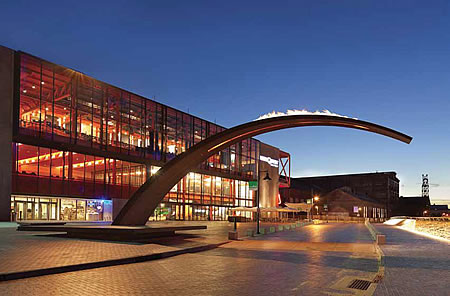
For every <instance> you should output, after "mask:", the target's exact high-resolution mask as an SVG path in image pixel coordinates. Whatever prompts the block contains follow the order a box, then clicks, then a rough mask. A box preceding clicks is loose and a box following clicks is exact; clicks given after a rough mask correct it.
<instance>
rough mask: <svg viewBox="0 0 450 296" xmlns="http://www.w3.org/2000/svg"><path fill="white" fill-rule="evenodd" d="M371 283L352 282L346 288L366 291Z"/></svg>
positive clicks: (362, 281)
mask: <svg viewBox="0 0 450 296" xmlns="http://www.w3.org/2000/svg"><path fill="white" fill-rule="evenodd" d="M371 283H372V282H370V281H366V280H353V281H352V282H351V283H350V285H349V286H348V288H352V289H358V290H367V289H368V288H369V286H370V284H371Z"/></svg>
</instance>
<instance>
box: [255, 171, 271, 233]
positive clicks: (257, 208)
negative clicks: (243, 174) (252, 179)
mask: <svg viewBox="0 0 450 296" xmlns="http://www.w3.org/2000/svg"><path fill="white" fill-rule="evenodd" d="M261 172H265V173H266V176H265V177H264V178H263V180H264V181H270V180H272V178H270V177H269V171H268V170H265V171H258V191H257V194H256V233H257V234H260V232H259V226H260V225H259V220H260V215H261V209H260V208H259V190H260V188H261V187H260V186H259V179H260V175H261V174H260V173H261Z"/></svg>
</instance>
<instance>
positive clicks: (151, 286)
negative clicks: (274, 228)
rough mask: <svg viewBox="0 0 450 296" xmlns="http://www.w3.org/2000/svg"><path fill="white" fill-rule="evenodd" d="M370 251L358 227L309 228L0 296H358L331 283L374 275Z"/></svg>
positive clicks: (55, 279)
mask: <svg viewBox="0 0 450 296" xmlns="http://www.w3.org/2000/svg"><path fill="white" fill-rule="evenodd" d="M216 225H217V227H216V228H215V229H213V228H214V227H212V228H211V229H210V231H211V233H213V234H212V236H216V237H221V236H223V235H224V231H223V230H224V229H225V228H227V227H228V225H226V224H223V225H220V224H216ZM214 233H215V234H214ZM281 242H285V243H289V244H290V245H291V248H285V249H282V250H279V247H280V245H282V244H281ZM95 243H97V242H95ZM352 244H361V245H363V248H362V249H364V251H362V249H359V248H353V249H352V248H349V247H350V246H351V245H352ZM342 246H345V247H346V248H342ZM370 246H371V245H370V236H369V233H368V231H367V230H366V229H365V227H364V225H361V224H328V225H326V224H324V225H309V226H306V227H302V228H297V229H295V230H291V231H284V232H279V233H275V234H270V235H265V236H259V237H255V238H251V239H247V240H244V241H236V242H232V243H229V244H226V245H224V246H223V247H220V248H217V249H214V250H210V251H205V252H202V253H197V254H185V255H180V256H177V257H172V258H167V259H163V260H157V261H150V262H145V263H136V264H129V265H121V266H113V267H106V268H99V269H90V270H83V271H77V272H69V273H63V274H57V275H48V276H42V277H37V278H29V279H23V280H15V281H7V282H2V283H0V295H17V294H21V295H67V294H70V295H88V294H95V295H142V294H145V295H147V294H157V295H176V294H180V295H181V294H182V295H356V292H352V291H348V290H346V291H345V290H339V289H336V288H335V287H334V288H333V284H335V283H336V282H337V281H338V280H339V279H341V278H343V277H351V278H355V277H358V278H367V277H369V276H373V275H374V273H375V272H376V271H377V268H378V266H377V260H376V256H375V254H374V252H372V251H371V249H370Z"/></svg>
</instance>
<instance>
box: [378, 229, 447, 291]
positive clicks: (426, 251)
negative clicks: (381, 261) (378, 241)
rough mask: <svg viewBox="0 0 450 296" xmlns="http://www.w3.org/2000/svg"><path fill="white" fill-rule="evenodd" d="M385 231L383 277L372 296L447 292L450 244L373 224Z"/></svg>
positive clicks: (382, 231)
mask: <svg viewBox="0 0 450 296" xmlns="http://www.w3.org/2000/svg"><path fill="white" fill-rule="evenodd" d="M375 227H376V229H377V230H378V231H380V232H381V233H383V234H386V240H387V243H386V245H383V246H381V249H382V250H383V252H384V254H385V276H384V279H383V281H382V282H381V283H380V284H379V285H378V288H377V290H376V291H375V294H374V295H377V296H384V295H389V296H391V295H395V296H401V295H407V296H414V295H418V296H419V295H420V296H422V295H427V296H432V295H436V296H441V295H450V244H449V243H446V242H443V241H439V240H434V239H430V238H427V237H424V236H420V235H418V234H414V233H411V232H407V231H405V230H402V229H399V228H397V227H393V226H386V225H380V224H376V225H375Z"/></svg>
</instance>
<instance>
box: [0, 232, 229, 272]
mask: <svg viewBox="0 0 450 296" xmlns="http://www.w3.org/2000/svg"><path fill="white" fill-rule="evenodd" d="M226 241H227V240H224V239H220V238H219V237H217V236H213V237H211V238H206V237H201V236H199V235H197V236H196V235H192V234H191V235H189V234H187V235H179V236H176V237H169V238H158V239H152V240H150V241H149V242H148V243H128V242H111V241H97V240H86V239H72V238H66V237H58V236H55V234H54V233H40V234H36V232H26V231H25V232H18V231H16V229H15V227H0V273H12V272H21V271H30V270H37V269H43V268H53V267H61V266H68V265H76V264H86V263H91V262H99V261H106V260H116V259H121V258H130V257H137V256H145V255H151V254H159V253H164V252H173V251H176V250H180V249H183V248H192V247H196V246H201V245H206V244H217V243H221V242H226Z"/></svg>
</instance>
